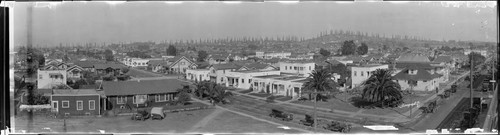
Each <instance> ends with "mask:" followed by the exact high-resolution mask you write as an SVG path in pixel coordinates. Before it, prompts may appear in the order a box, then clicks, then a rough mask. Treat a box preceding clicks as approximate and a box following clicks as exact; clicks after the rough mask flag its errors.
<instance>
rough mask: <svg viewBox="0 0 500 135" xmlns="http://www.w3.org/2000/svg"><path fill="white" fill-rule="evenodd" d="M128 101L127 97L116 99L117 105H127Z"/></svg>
mask: <svg viewBox="0 0 500 135" xmlns="http://www.w3.org/2000/svg"><path fill="white" fill-rule="evenodd" d="M126 100H127V98H126V97H122V96H119V97H116V104H125V102H126Z"/></svg>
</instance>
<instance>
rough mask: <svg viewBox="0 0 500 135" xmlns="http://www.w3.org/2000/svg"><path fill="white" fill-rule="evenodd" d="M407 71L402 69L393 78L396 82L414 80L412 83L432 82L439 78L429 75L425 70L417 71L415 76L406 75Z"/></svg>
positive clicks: (438, 75)
mask: <svg viewBox="0 0 500 135" xmlns="http://www.w3.org/2000/svg"><path fill="white" fill-rule="evenodd" d="M408 70H409V69H404V70H402V71H401V72H399V73H397V74H396V75H394V76H393V78H394V79H396V80H414V81H427V80H432V79H434V78H438V77H441V76H442V75H440V74H431V73H429V72H428V71H427V70H424V69H417V74H415V75H410V74H408Z"/></svg>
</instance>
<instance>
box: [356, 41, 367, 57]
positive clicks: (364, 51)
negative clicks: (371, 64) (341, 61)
mask: <svg viewBox="0 0 500 135" xmlns="http://www.w3.org/2000/svg"><path fill="white" fill-rule="evenodd" d="M356 52H357V53H358V54H359V55H365V54H367V53H368V45H366V44H365V43H361V46H359V47H358V49H357V50H356Z"/></svg>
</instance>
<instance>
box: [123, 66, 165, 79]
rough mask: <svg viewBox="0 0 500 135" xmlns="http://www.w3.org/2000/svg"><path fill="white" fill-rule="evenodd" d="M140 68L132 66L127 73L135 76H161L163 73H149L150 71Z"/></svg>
mask: <svg viewBox="0 0 500 135" xmlns="http://www.w3.org/2000/svg"><path fill="white" fill-rule="evenodd" d="M139 70H140V69H134V68H130V70H129V71H128V72H127V75H130V76H133V77H160V76H162V75H159V74H157V73H149V72H148V71H139Z"/></svg>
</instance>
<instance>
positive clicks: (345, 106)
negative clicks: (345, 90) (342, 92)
mask: <svg viewBox="0 0 500 135" xmlns="http://www.w3.org/2000/svg"><path fill="white" fill-rule="evenodd" d="M291 103H294V104H301V105H308V106H314V102H312V101H292V102H291ZM317 106H318V107H320V108H334V109H337V110H343V111H349V112H357V111H358V110H359V109H360V108H357V107H355V106H353V105H351V104H350V103H348V102H344V101H341V100H339V99H329V100H328V102H323V101H319V102H317Z"/></svg>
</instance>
